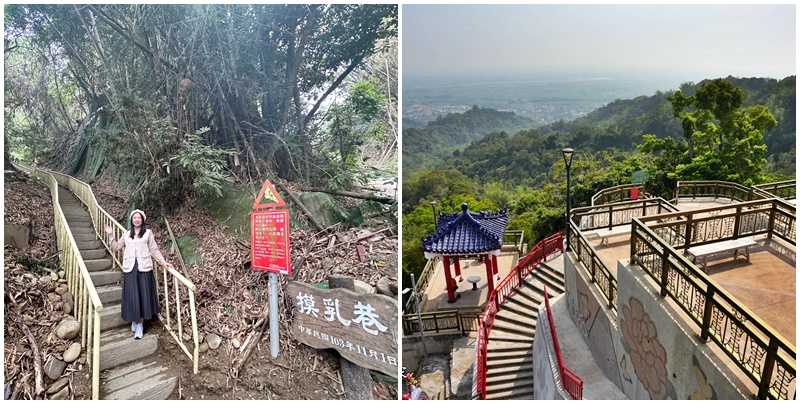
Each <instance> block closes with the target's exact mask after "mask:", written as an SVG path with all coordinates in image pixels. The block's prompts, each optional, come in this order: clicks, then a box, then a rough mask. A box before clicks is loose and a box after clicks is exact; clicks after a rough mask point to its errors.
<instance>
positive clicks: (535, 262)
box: [473, 233, 564, 399]
mask: <svg viewBox="0 0 800 404" xmlns="http://www.w3.org/2000/svg"><path fill="white" fill-rule="evenodd" d="M563 240H564V236H563V235H562V234H561V233H556V234H554V235H552V236H550V237H548V238H546V239H544V240H542V241H540V242H539V244H536V247H533V249H532V250H531V251H530V252H529V253H528V255H526V256H525V257H523V258H522V259H521V260H520V261H519V262H518V263H517V265H516V266H515V267H514V269H512V270H511V272H509V274H508V275H506V277H505V278H504V279H503V280H502V281H500V283H499V284H498V285H497V286H496V287H495V289H494V291H493V292H492V293H491V294H490V295H489V301H488V302H487V303H486V307H485V308H484V309H483V316H481V322H480V325H479V326H478V337H477V340H476V348H475V349H476V353H477V358H476V359H477V361H476V368H475V382H474V384H473V386H474V388H473V390H474V391H473V396H475V395H477V394H480V396H481V398H482V399H486V353H487V350H488V343H489V333H490V332H491V331H492V325H493V324H494V319H495V316H496V315H497V311H498V310H500V307H501V306H502V305H503V303H505V301H506V299H508V297H509V296H511V294H512V293H514V291H516V290H517V288H518V287H519V286H520V285H521V284H522V282H523V281H524V280H525V278H527V277H528V275H530V274H531V272H533V270H534V269H536V267H538V266H539V263H541V262H542V261H544V260H545V259H546V258H547V257H549V256H550V255H552V254H555V253H557V252H561V251H563V249H564V241H563Z"/></svg>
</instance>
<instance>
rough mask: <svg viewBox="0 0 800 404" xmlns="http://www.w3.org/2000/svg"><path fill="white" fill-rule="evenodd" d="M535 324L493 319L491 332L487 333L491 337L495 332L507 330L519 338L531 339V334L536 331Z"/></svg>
mask: <svg viewBox="0 0 800 404" xmlns="http://www.w3.org/2000/svg"><path fill="white" fill-rule="evenodd" d="M535 327H536V326H535V325H534V326H520V325H518V324H514V323H511V322H504V321H502V320H501V321H499V322H498V321H497V320H496V319H495V322H494V325H493V326H492V332H491V333H490V334H489V338H491V336H492V334H494V333H495V332H508V333H510V334H514V335H516V336H518V337H520V338H528V339H533V335H534V334H535V333H536V328H535Z"/></svg>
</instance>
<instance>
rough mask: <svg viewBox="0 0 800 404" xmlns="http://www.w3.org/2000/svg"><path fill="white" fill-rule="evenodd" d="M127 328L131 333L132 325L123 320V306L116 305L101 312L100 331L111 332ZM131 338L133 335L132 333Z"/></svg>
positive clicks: (104, 308)
mask: <svg viewBox="0 0 800 404" xmlns="http://www.w3.org/2000/svg"><path fill="white" fill-rule="evenodd" d="M123 326H124V327H125V328H127V329H128V331H129V332H130V327H131V323H130V322H127V321H125V320H123V319H122V305H121V304H120V303H116V304H113V305H110V306H108V307H106V306H105V305H104V306H103V311H102V312H100V331H106V330H111V329H114V328H119V327H123ZM131 337H133V333H132V332H131Z"/></svg>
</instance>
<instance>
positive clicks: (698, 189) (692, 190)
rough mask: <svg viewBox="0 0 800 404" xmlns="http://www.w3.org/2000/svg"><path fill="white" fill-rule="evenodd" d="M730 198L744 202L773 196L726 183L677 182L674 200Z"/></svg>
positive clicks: (753, 188) (756, 189) (732, 183)
mask: <svg viewBox="0 0 800 404" xmlns="http://www.w3.org/2000/svg"><path fill="white" fill-rule="evenodd" d="M688 197H691V198H698V197H700V198H708V197H713V198H730V199H732V200H736V201H740V202H746V201H753V200H758V199H772V198H774V197H775V196H774V195H771V194H769V193H767V192H764V191H762V190H761V189H758V188H756V187H746V186H744V185H739V184H737V183H735V182H727V181H678V185H677V188H676V190H675V199H676V200H678V199H679V198H688Z"/></svg>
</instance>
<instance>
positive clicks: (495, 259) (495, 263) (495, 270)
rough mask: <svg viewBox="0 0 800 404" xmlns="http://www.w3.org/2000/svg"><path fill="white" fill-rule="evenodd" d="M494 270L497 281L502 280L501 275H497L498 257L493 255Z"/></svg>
mask: <svg viewBox="0 0 800 404" xmlns="http://www.w3.org/2000/svg"><path fill="white" fill-rule="evenodd" d="M492 268H493V269H494V274H495V275H497V280H498V281H499V280H500V274H498V273H497V256H496V255H494V254H492Z"/></svg>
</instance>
